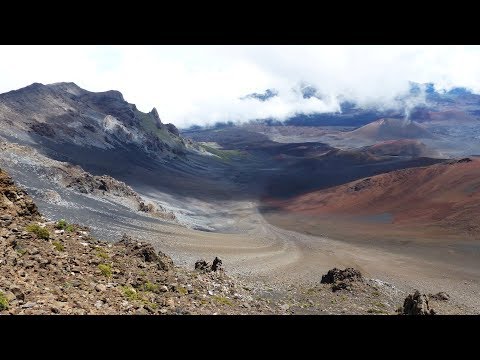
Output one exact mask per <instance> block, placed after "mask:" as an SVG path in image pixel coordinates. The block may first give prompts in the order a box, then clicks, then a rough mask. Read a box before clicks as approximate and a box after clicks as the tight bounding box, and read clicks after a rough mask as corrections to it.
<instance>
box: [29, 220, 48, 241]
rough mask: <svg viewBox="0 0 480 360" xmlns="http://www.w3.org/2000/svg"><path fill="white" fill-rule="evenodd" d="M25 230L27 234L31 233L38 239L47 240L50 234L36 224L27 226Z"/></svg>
mask: <svg viewBox="0 0 480 360" xmlns="http://www.w3.org/2000/svg"><path fill="white" fill-rule="evenodd" d="M26 230H27V231H28V232H31V233H33V234H35V235H37V237H38V238H40V239H44V240H48V238H49V237H50V233H49V232H48V229H46V228H42V227H41V226H40V225H38V224H30V225H28V226H27V228H26Z"/></svg>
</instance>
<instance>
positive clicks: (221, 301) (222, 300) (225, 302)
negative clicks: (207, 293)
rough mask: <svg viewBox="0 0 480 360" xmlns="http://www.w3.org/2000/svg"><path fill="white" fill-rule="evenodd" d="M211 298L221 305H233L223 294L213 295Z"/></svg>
mask: <svg viewBox="0 0 480 360" xmlns="http://www.w3.org/2000/svg"><path fill="white" fill-rule="evenodd" d="M213 300H215V301H216V302H217V303H219V304H222V305H228V306H232V305H233V303H232V302H231V301H230V300H229V299H227V298H226V297H225V296H219V295H215V296H214V297H213Z"/></svg>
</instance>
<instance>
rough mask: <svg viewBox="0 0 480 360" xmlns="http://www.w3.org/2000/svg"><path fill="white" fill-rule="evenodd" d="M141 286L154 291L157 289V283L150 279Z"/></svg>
mask: <svg viewBox="0 0 480 360" xmlns="http://www.w3.org/2000/svg"><path fill="white" fill-rule="evenodd" d="M143 287H144V288H145V291H151V292H156V291H157V290H158V285H157V284H154V283H151V282H150V281H147V282H146V283H145V285H144V286H143Z"/></svg>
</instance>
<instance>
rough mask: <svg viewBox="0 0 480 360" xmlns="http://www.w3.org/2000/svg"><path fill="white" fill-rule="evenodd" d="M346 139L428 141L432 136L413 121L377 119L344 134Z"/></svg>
mask: <svg viewBox="0 0 480 360" xmlns="http://www.w3.org/2000/svg"><path fill="white" fill-rule="evenodd" d="M344 137H346V138H353V139H359V140H374V141H381V140H397V139H422V138H424V139H430V138H433V137H434V135H433V134H431V133H430V132H429V131H428V130H427V129H426V128H424V127H423V126H422V125H420V124H418V123H416V122H414V121H405V120H402V119H379V120H377V121H374V122H371V123H370V124H367V125H364V126H362V127H360V128H358V129H356V130H353V131H349V132H347V133H345V134H344Z"/></svg>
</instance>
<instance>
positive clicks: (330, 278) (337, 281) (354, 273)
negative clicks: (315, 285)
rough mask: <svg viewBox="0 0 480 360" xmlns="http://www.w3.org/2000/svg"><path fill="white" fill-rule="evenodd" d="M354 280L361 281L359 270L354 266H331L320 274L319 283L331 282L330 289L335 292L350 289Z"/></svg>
mask: <svg viewBox="0 0 480 360" xmlns="http://www.w3.org/2000/svg"><path fill="white" fill-rule="evenodd" d="M355 281H363V277H362V274H361V273H360V271H358V270H355V269H354V268H346V269H345V270H340V269H337V268H333V269H331V270H329V271H328V273H326V274H325V275H323V276H322V280H321V281H320V283H322V284H332V291H333V292H335V291H339V290H345V289H350V288H351V285H352V283H353V282H355Z"/></svg>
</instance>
